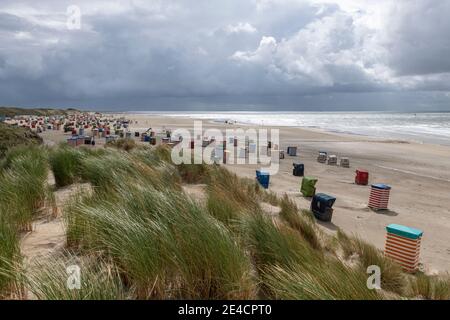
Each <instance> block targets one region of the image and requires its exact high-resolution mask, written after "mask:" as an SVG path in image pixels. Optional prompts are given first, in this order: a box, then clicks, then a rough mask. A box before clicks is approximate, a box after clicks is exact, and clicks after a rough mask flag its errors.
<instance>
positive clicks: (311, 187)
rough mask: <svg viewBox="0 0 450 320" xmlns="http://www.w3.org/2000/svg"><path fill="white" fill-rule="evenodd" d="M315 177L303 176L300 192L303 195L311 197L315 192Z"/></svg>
mask: <svg viewBox="0 0 450 320" xmlns="http://www.w3.org/2000/svg"><path fill="white" fill-rule="evenodd" d="M316 183H317V179H316V178H313V177H303V179H302V184H301V187H300V192H301V193H302V194H303V196H304V197H312V196H314V194H315V193H316V187H315V186H316Z"/></svg>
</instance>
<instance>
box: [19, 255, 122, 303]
mask: <svg viewBox="0 0 450 320" xmlns="http://www.w3.org/2000/svg"><path fill="white" fill-rule="evenodd" d="M73 267H78V268H79V271H80V273H79V275H80V283H79V284H80V287H79V288H78V287H76V286H77V285H78V284H77V283H76V281H71V278H70V276H75V275H76V271H75V272H74V270H73V269H72V270H71V269H70V268H73ZM68 268H69V269H68ZM30 270H31V271H28V272H24V271H22V273H21V274H20V282H21V283H22V285H23V287H24V288H26V289H27V290H28V291H29V292H30V293H31V294H32V295H33V296H34V298H37V299H39V300H117V299H127V298H128V293H127V292H126V291H125V287H124V285H123V283H122V280H121V278H120V273H119V270H118V269H117V267H115V266H114V264H112V263H111V262H110V261H107V260H105V259H103V258H102V257H96V256H91V257H86V256H84V257H81V258H80V257H77V256H75V255H73V254H71V253H68V252H65V253H62V254H60V255H57V256H49V257H45V259H40V260H37V261H35V262H34V263H33V264H32V266H31V267H30ZM68 284H70V285H71V286H73V287H70V286H69V285H68Z"/></svg>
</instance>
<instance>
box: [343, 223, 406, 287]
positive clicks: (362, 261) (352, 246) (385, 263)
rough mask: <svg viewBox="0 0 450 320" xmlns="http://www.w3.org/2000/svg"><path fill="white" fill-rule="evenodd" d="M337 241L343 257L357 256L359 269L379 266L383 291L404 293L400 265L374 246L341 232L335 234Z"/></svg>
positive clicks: (403, 281)
mask: <svg viewBox="0 0 450 320" xmlns="http://www.w3.org/2000/svg"><path fill="white" fill-rule="evenodd" d="M337 237H338V240H339V242H340V243H341V246H342V249H343V251H344V255H345V257H349V256H351V255H352V254H357V255H358V263H359V267H360V268H361V269H362V270H366V269H367V267H368V266H370V265H376V266H379V267H380V269H381V288H382V289H383V290H388V291H392V292H395V293H398V294H401V293H403V292H404V289H405V285H406V283H405V275H404V273H403V272H402V269H401V267H400V265H398V264H397V263H396V262H394V261H393V260H392V259H390V258H388V257H385V256H384V254H383V252H381V251H380V250H378V249H377V248H376V247H375V246H373V245H371V244H368V243H366V242H364V241H363V240H361V239H359V238H356V237H349V236H347V235H346V234H345V233H343V232H342V231H341V230H339V231H338V234H337Z"/></svg>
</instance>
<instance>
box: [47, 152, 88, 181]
mask: <svg viewBox="0 0 450 320" xmlns="http://www.w3.org/2000/svg"><path fill="white" fill-rule="evenodd" d="M83 155H84V154H83V152H82V151H81V150H80V149H75V148H72V147H68V146H61V147H59V148H55V149H53V150H51V152H50V155H49V163H50V167H51V169H52V171H53V174H54V176H55V182H56V186H57V187H64V186H67V185H69V184H72V183H74V182H76V178H77V177H78V176H79V174H78V172H79V169H80V165H81V159H82V157H83Z"/></svg>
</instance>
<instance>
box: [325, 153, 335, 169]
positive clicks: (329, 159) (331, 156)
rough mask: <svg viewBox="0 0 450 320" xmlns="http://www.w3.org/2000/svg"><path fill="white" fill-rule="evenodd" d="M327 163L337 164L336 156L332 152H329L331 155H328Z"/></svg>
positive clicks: (330, 164)
mask: <svg viewBox="0 0 450 320" xmlns="http://www.w3.org/2000/svg"><path fill="white" fill-rule="evenodd" d="M327 163H328V165H329V166H335V165H337V156H336V155H334V154H331V155H330V156H329V157H328V161H327Z"/></svg>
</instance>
